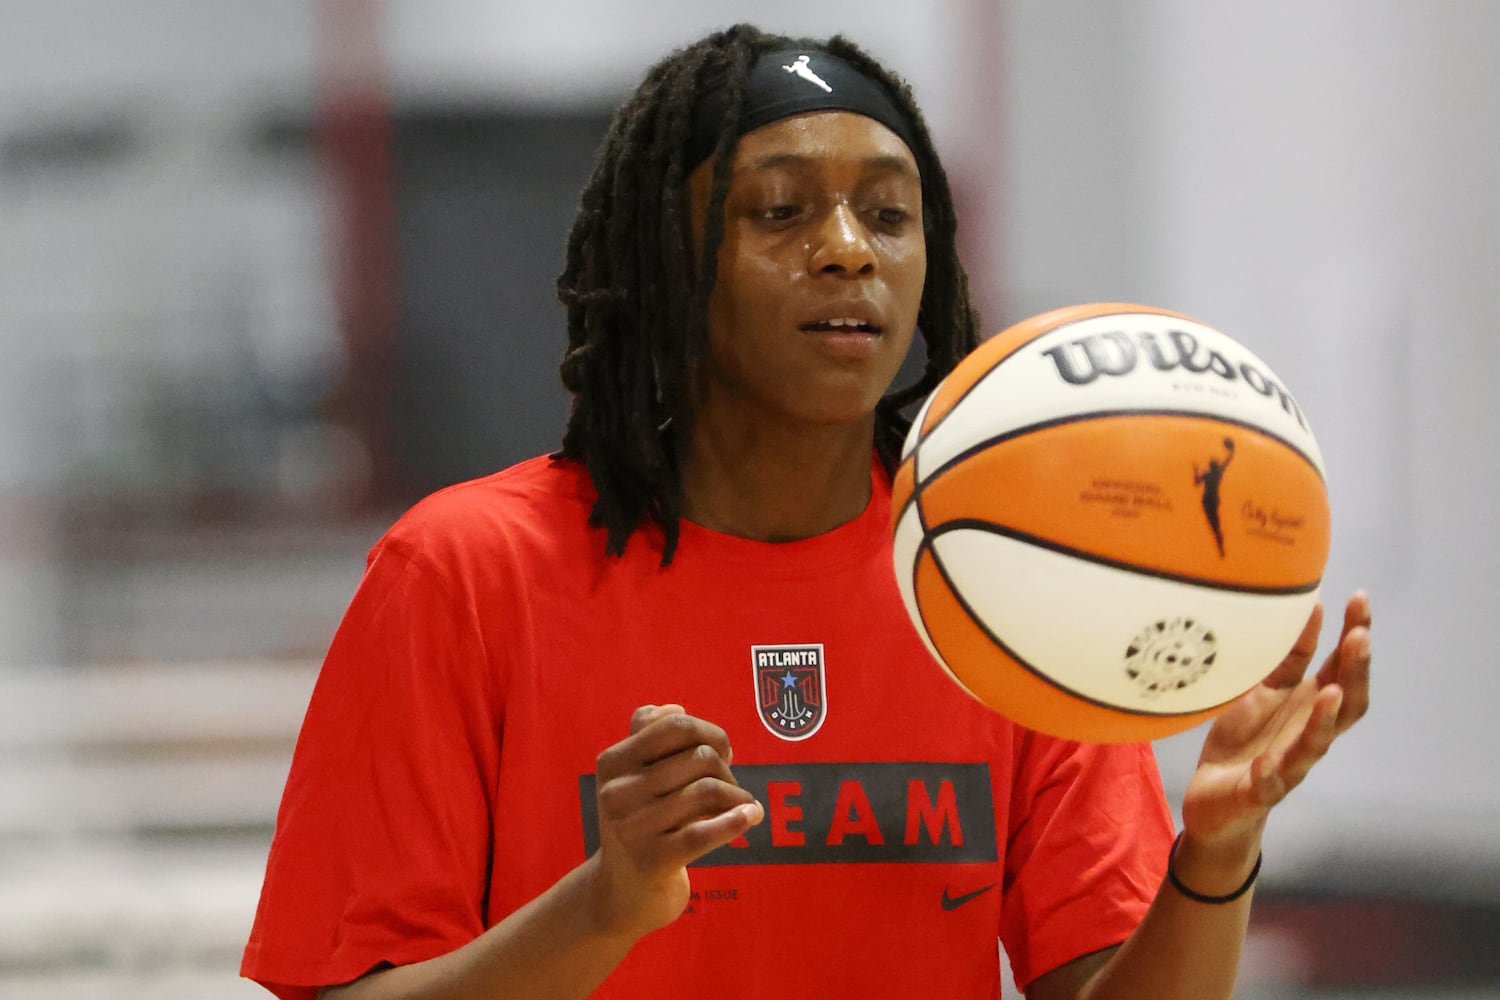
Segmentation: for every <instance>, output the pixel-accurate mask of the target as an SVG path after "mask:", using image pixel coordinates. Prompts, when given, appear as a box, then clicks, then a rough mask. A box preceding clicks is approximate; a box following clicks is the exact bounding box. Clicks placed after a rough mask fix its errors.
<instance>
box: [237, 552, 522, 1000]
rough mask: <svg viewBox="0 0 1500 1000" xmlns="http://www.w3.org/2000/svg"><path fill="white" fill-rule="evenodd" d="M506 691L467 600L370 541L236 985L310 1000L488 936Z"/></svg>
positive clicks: (285, 801) (309, 726) (301, 753)
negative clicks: (488, 877) (242, 979)
mask: <svg viewBox="0 0 1500 1000" xmlns="http://www.w3.org/2000/svg"><path fill="white" fill-rule="evenodd" d="M500 690H501V685H500V683H499V681H498V679H497V676H496V674H495V665H494V664H493V663H492V662H491V660H490V658H489V657H488V656H487V655H486V651H485V648H484V641H483V638H482V634H481V631H480V630H479V628H478V626H477V623H476V614H475V610H474V608H473V607H472V602H471V601H468V600H466V599H465V597H464V593H463V591H462V590H461V589H460V588H457V587H455V586H453V585H452V584H449V583H446V582H445V578H444V577H443V576H442V575H441V574H440V572H439V571H438V570H437V569H436V568H434V567H433V566H432V565H430V564H429V563H428V562H427V561H425V560H424V559H423V558H422V557H421V556H420V555H417V554H414V553H413V552H411V551H406V550H403V548H402V547H400V546H398V545H396V544H393V543H392V542H391V541H390V540H389V539H387V541H385V542H382V544H381V545H380V546H377V547H376V549H375V550H374V552H373V553H372V556H371V559H370V562H369V564H368V566H367V568H366V572H365V575H364V578H363V580H362V581H361V583H360V586H359V588H358V590H357V591H356V593H355V596H354V598H353V600H352V602H351V604H350V606H349V609H348V611H347V612H346V614H345V616H344V620H343V622H342V623H341V624H340V626H339V629H338V631H337V633H336V634H335V636H334V640H333V643H332V645H331V647H330V649H329V652H328V655H327V657H326V659H325V660H324V663H323V667H322V670H321V672H320V674H319V676H318V680H317V683H316V685H315V686H314V690H313V694H312V699H311V702H310V703H309V705H308V709H307V714H306V717H305V719H304V721H303V725H302V729H301V732H300V734H299V736H298V740H297V747H296V750H295V752H294V754H293V758H292V765H291V770H290V773H289V775H288V778H287V784H286V790H285V793H284V795H283V798H282V802H281V807H280V810H279V811H278V813H277V819H276V832H275V836H274V838H273V840H272V844H271V851H270V857H269V859H268V861H267V866H266V877H265V883H264V887H263V889H262V893H261V897H260V903H259V907H258V909H257V911H256V916H255V922H254V925H253V928H252V931H251V936H250V939H249V943H248V945H247V946H246V949H245V953H244V959H243V964H242V967H241V974H242V975H244V976H246V977H248V978H250V979H253V980H256V981H257V982H259V983H261V984H262V985H264V986H266V987H267V988H268V989H270V990H271V991H272V992H273V993H275V994H276V995H277V996H279V997H282V998H284V1000H293V998H295V1000H309V998H312V997H314V996H315V995H316V993H317V989H318V987H320V986H323V985H329V984H334V983H342V982H348V981H350V980H353V979H356V978H358V977H359V976H361V975H363V974H364V973H365V972H367V971H369V970H370V969H372V968H374V967H376V966H379V965H381V964H385V963H388V964H391V965H406V964H410V963H413V962H418V961H422V960H425V959H428V958H433V957H436V956H438V955H441V954H445V953H447V952H449V951H452V950H453V949H455V948H457V947H459V946H460V945H463V944H465V943H466V942H468V941H470V940H472V939H473V938H474V937H476V936H478V935H479V934H480V933H481V932H482V931H483V929H484V900H485V873H486V870H487V866H488V863H489V857H490V851H491V847H490V838H491V832H490V831H491V822H490V812H491V807H492V803H493V799H492V794H493V789H494V788H495V787H496V771H497V769H498V766H499V748H500V738H501V733H500V725H501V721H500V720H501V719H502V714H501V705H500V700H501V696H500V694H499V691H500Z"/></svg>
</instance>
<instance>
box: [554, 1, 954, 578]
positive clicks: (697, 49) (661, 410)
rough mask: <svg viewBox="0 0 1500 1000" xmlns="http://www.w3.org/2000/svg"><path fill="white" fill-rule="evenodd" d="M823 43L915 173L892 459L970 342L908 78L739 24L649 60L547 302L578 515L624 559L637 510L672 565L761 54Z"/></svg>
mask: <svg viewBox="0 0 1500 1000" xmlns="http://www.w3.org/2000/svg"><path fill="white" fill-rule="evenodd" d="M794 47H795V48H807V49H810V50H814V51H817V50H821V51H826V52H830V53H832V54H834V55H836V56H838V57H840V58H842V59H844V60H846V61H847V62H849V63H851V64H852V65H854V66H855V67H857V68H858V69H859V70H860V71H861V72H863V73H864V74H865V75H866V76H868V77H869V78H870V79H872V80H875V81H876V82H877V83H878V84H879V85H880V86H881V87H883V88H884V89H885V90H886V91H887V93H888V94H889V96H890V97H891V99H892V100H893V101H894V102H895V104H896V107H897V108H899V109H900V110H901V111H902V113H903V114H904V115H906V117H907V118H908V120H909V121H910V122H911V125H912V133H913V135H914V137H915V141H916V146H917V148H915V149H913V150H912V152H913V153H914V154H915V156H916V160H917V163H918V166H919V168H920V171H921V175H922V206H923V211H922V218H923V235H924V237H925V239H926V243H927V277H926V284H925V285H924V287H923V292H922V302H921V307H920V310H919V312H918V317H917V327H918V330H919V332H920V333H921V335H922V340H923V341H924V343H925V344H926V350H927V361H926V366H925V368H924V370H923V372H922V376H921V378H920V379H918V380H917V381H916V382H915V383H913V384H912V385H910V386H907V387H906V388H904V389H899V390H897V391H895V392H893V393H891V394H890V395H888V396H886V397H885V398H884V399H882V400H881V401H880V403H879V404H878V405H877V407H876V420H875V425H876V426H875V448H876V451H877V454H878V455H879V457H880V459H881V461H882V462H883V463H884V465H885V466H886V468H887V470H888V471H894V469H895V467H896V465H897V464H898V463H899V458H900V452H901V445H902V441H903V439H904V437H905V435H906V432H907V430H908V428H909V427H910V424H911V421H910V418H909V417H907V416H906V415H905V414H904V413H903V410H904V409H905V408H907V407H909V406H910V405H911V404H912V403H914V402H916V401H917V400H920V399H922V398H924V397H925V396H926V395H927V394H928V393H929V392H931V391H932V390H933V389H934V388H936V386H937V384H938V383H939V381H941V380H942V378H943V376H945V375H946V374H947V373H948V372H950V371H952V369H953V367H954V366H955V365H957V364H958V362H959V361H960V360H961V359H962V358H963V357H964V356H965V355H966V354H968V353H969V351H971V350H973V348H974V347H975V345H976V344H977V343H978V333H977V331H978V317H977V315H976V313H975V310H974V308H973V306H972V304H971V302H970V300H969V286H968V278H967V276H966V275H965V273H964V270H963V266H962V265H961V263H960V262H959V259H958V248H957V241H956V234H957V219H956V218H955V214H954V210H953V199H952V194H951V191H950V190H949V186H948V179H947V176H946V175H945V174H944V172H943V169H942V166H941V163H940V161H939V160H938V156H937V152H936V150H935V149H934V147H933V144H932V138H931V136H930V134H929V132H928V129H927V124H926V121H925V120H924V119H923V117H922V113H921V111H920V110H919V109H918V108H917V105H916V102H915V101H914V99H913V98H912V94H911V91H910V89H909V88H908V86H907V85H906V84H905V83H904V82H902V81H901V80H900V79H899V78H897V77H896V76H894V75H893V74H891V73H890V72H889V71H888V70H886V69H885V68H884V67H883V66H881V65H880V64H879V63H877V62H876V61H875V60H874V59H872V58H871V57H870V56H868V55H866V54H865V53H864V52H863V51H862V50H861V49H859V48H858V47H857V46H856V45H854V44H853V43H852V42H850V41H848V40H847V39H845V38H843V37H842V36H837V37H834V38H832V39H830V40H829V41H827V42H818V41H811V40H807V39H792V38H786V37H783V36H779V35H770V34H765V33H762V32H761V31H759V30H757V29H756V28H754V27H752V26H750V25H744V24H742V25H737V26H735V27H733V28H730V29H728V30H725V31H721V32H716V33H714V34H712V35H709V36H707V37H705V38H703V39H702V40H700V41H698V42H697V43H695V44H693V45H689V46H687V47H685V48H682V49H679V50H677V51H676V52H674V53H672V54H671V55H669V56H668V57H667V58H665V59H663V60H662V61H661V62H659V63H657V64H656V66H654V67H653V68H652V69H651V70H650V71H649V72H648V73H647V74H646V77H645V79H644V80H643V81H642V83H641V85H640V86H639V87H638V88H637V89H636V91H635V93H634V94H633V95H632V96H631V97H630V98H629V99H628V100H627V101H626V102H625V103H624V104H623V105H622V106H621V107H620V109H619V110H618V111H617V112H616V113H615V116H614V119H613V120H612V122H611V123H610V127H609V130H608V132H607V133H606V135H605V138H604V142H603V144H602V146H601V149H600V152H599V156H598V160H597V162H596V164H595V167H594V173H593V176H592V178H591V179H590V180H589V182H588V184H587V186H586V187H585V188H584V190H583V194H582V197H581V199H580V203H579V209H578V215H577V217H576V219H575V220H574V223H573V229H572V232H571V233H570V235H569V237H568V246H567V264H566V267H565V269H564V271H563V273H562V275H561V277H559V278H558V281H557V295H558V298H559V299H560V300H561V302H562V303H563V305H564V306H565V307H566V308H567V316H568V348H567V351H566V353H565V355H564V357H563V361H562V365H561V374H562V381H563V385H564V386H565V387H566V388H567V389H568V390H569V392H571V393H572V394H573V406H572V412H571V414H570V416H569V418H568V424H567V430H566V432H565V433H564V436H563V444H562V450H561V451H560V452H558V453H557V454H555V455H554V456H553V457H554V458H569V459H574V460H577V461H580V462H582V463H583V464H584V466H585V467H586V468H587V469H588V472H589V476H590V478H591V479H592V480H593V484H594V488H595V490H596V492H597V494H598V499H597V500H596V501H595V503H594V506H593V509H592V511H591V512H590V515H589V523H590V524H591V525H593V526H595V527H601V526H602V527H603V528H605V529H606V531H607V532H608V538H607V541H606V552H608V553H609V554H612V555H620V554H622V553H623V552H624V551H625V545H626V543H627V542H628V541H629V539H630V536H631V534H632V533H634V531H635V530H636V528H638V527H639V526H640V525H641V523H642V519H643V518H649V519H650V520H651V521H653V522H655V523H656V524H657V525H658V526H659V527H660V528H661V531H662V533H663V548H662V557H661V561H662V565H664V566H665V565H667V564H668V563H670V562H671V561H672V556H673V553H674V552H675V551H676V547H677V541H678V527H679V522H680V520H681V516H682V486H681V481H680V479H679V477H678V470H677V466H676V460H675V456H674V454H673V444H672V439H673V435H675V434H681V433H684V430H685V428H686V426H687V424H688V422H689V421H690V420H691V417H692V414H691V412H690V407H689V403H690V401H691V394H690V388H691V386H690V379H691V378H692V372H693V369H694V365H695V362H696V361H697V360H698V358H700V357H701V356H702V354H703V353H704V351H705V350H706V349H707V342H708V321H707V314H708V297H709V292H710V291H711V290H712V289H713V286H714V282H715V280H716V277H717V274H718V251H719V245H720V243H721V242H722V240H723V235H724V200H725V195H726V193H727V191H728V188H729V178H730V164H731V161H732V159H733V156H734V150H735V146H736V141H737V138H738V129H737V124H738V121H739V117H740V110H741V107H742V106H743V103H744V90H745V80H746V77H747V76H748V74H749V72H750V68H751V66H752V65H754V63H755V60H756V58H757V57H758V56H759V55H760V54H761V53H763V52H769V51H773V50H776V49H781V48H794ZM720 76H722V78H723V79H724V85H725V87H726V90H727V102H726V104H727V106H726V107H725V109H724V118H723V123H722V126H721V129H720V132H719V135H718V140H717V144H716V145H715V148H714V152H713V154H712V162H713V178H712V185H711V189H710V195H709V201H708V206H707V212H706V219H705V222H704V226H703V235H702V241H703V246H702V248H701V250H700V251H697V252H695V250H694V244H693V235H692V228H691V220H690V218H689V209H688V198H687V193H686V180H687V175H688V173H689V172H690V171H691V170H692V169H693V168H694V167H695V166H696V164H693V163H689V162H687V152H686V150H687V146H688V139H689V136H690V134H691V131H692V124H693V111H694V106H695V103H696V100H697V97H698V94H699V93H700V91H701V87H702V84H703V82H704V81H705V80H706V79H708V78H710V77H714V78H718V77H720Z"/></svg>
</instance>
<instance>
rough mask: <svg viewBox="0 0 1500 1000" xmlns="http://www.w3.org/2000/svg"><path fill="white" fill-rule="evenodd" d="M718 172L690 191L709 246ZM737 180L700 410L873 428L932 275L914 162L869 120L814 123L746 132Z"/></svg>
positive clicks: (825, 117)
mask: <svg viewBox="0 0 1500 1000" xmlns="http://www.w3.org/2000/svg"><path fill="white" fill-rule="evenodd" d="M712 170H713V165H712V162H711V161H710V162H708V163H704V164H703V165H701V166H699V167H698V168H697V169H696V170H695V171H694V173H693V174H692V175H691V177H690V178H689V181H688V184H689V188H688V190H689V197H690V205H691V209H692V213H693V220H694V226H695V229H696V232H697V234H698V237H699V244H700V245H701V234H702V232H703V217H704V213H705V211H706V206H707V203H708V196H709V188H710V184H711V182H712ZM733 170H734V173H733V177H732V178H731V180H730V183H729V191H728V195H727V198H726V200H725V203H724V239H723V243H722V244H721V245H720V247H719V260H718V264H719V272H718V279H717V281H716V283H715V285H714V288H713V291H712V293H711V294H710V297H709V302H708V340H709V343H708V351H707V356H706V357H705V358H704V359H703V360H702V361H701V363H700V368H699V371H698V373H697V374H698V376H699V377H698V380H697V393H698V394H697V396H696V401H695V409H696V410H697V412H698V413H699V415H700V416H706V415H708V414H709V413H710V412H712V414H713V416H714V417H715V418H717V417H721V416H723V417H730V418H733V419H739V420H749V421H762V422H765V421H769V422H773V423H777V424H782V425H787V426H797V425H809V424H821V425H826V424H840V423H851V422H856V421H861V420H863V421H869V420H872V419H873V418H872V415H873V413H874V409H875V404H876V403H877V402H878V401H879V400H880V397H881V396H882V395H884V394H885V392H886V391H887V389H888V388H889V386H890V384H891V381H892V380H893V379H894V378H895V376H896V372H897V370H898V369H899V368H900V366H901V362H902V360H903V359H904V358H905V357H906V353H907V350H908V348H909V347H910V346H911V342H912V338H913V336H914V334H915V332H916V324H917V312H918V309H919V308H920V305H921V301H922V286H923V283H924V282H925V280H926V275H927V245H926V241H925V239H924V237H923V234H922V185H921V177H920V175H919V174H918V171H917V163H916V159H915V158H914V157H913V156H912V153H911V150H910V149H908V148H907V146H906V144H905V143H904V142H902V141H901V140H900V139H899V138H898V137H897V136H896V134H895V133H894V132H892V131H891V130H890V129H888V128H886V127H885V126H884V125H881V124H880V123H879V122H877V121H875V120H874V119H871V118H866V117H865V116H863V115H859V114H854V113H851V112H843V111H827V112H815V113H810V114H804V115H798V116H796V117H793V118H786V119H783V120H781V121H777V122H773V123H771V124H770V125H765V126H763V127H761V128H758V129H755V130H754V131H752V132H749V133H746V134H745V135H744V136H742V137H741V138H740V140H739V145H738V148H737V150H736V151H735V155H734V162H733Z"/></svg>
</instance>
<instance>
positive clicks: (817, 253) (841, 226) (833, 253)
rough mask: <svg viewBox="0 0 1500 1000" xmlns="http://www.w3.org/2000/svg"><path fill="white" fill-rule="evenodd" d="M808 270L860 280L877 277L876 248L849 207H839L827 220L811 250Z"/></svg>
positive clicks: (817, 234) (816, 233)
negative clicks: (870, 276) (869, 275)
mask: <svg viewBox="0 0 1500 1000" xmlns="http://www.w3.org/2000/svg"><path fill="white" fill-rule="evenodd" d="M808 250H809V253H808V258H807V266H808V270H809V271H812V272H814V273H829V274H837V275H840V276H843V277H858V276H861V275H868V274H873V273H875V248H874V247H872V246H871V245H870V239H869V234H868V233H866V232H865V229H864V227H863V226H862V225H860V221H859V216H858V214H857V213H856V212H855V211H854V209H853V208H852V207H851V206H849V205H846V204H844V205H835V206H834V207H833V208H832V209H831V210H829V212H828V213H827V214H826V215H825V216H824V217H823V220H822V225H820V226H819V227H818V229H817V231H816V232H815V233H814V234H813V242H812V243H811V244H810V245H809V247H808Z"/></svg>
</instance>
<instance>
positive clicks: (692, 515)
mask: <svg viewBox="0 0 1500 1000" xmlns="http://www.w3.org/2000/svg"><path fill="white" fill-rule="evenodd" d="M874 428H875V422H874V417H873V416H871V417H870V418H869V419H868V420H866V421H861V422H859V423H857V424H853V425H845V424H839V425H830V426H822V427H813V428H809V427H807V426H805V425H804V426H799V427H796V428H778V427H774V426H773V427H768V426H766V425H764V424H762V423H758V422H757V423H756V424H755V425H754V426H744V425H738V426H734V425H728V424H726V423H722V422H721V423H715V421H714V420H713V418H712V416H711V415H710V414H709V413H707V412H704V413H701V414H700V419H699V420H698V421H697V422H696V423H695V425H694V426H693V429H692V431H691V433H690V434H689V435H688V439H687V441H686V442H685V443H684V445H683V447H682V451H681V453H680V455H679V462H680V463H681V465H680V467H681V471H682V492H683V515H684V516H685V517H686V518H687V519H688V520H689V521H692V522H693V523H695V524H699V525H702V526H703V527H705V528H710V529H712V530H714V531H719V532H723V533H724V534H728V535H736V536H738V537H741V538H750V539H754V540H756V541H764V542H790V541H797V540H799V539H803V538H811V537H813V536H814V535H821V534H823V533H824V532H826V531H831V530H833V529H834V528H837V527H838V526H839V525H841V524H847V523H848V522H849V521H852V520H854V519H855V518H857V517H858V516H859V515H860V514H861V513H862V512H863V511H864V509H865V506H866V505H867V504H868V503H869V501H870V461H871V453H872V450H873V448H874Z"/></svg>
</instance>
